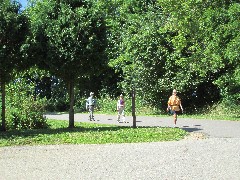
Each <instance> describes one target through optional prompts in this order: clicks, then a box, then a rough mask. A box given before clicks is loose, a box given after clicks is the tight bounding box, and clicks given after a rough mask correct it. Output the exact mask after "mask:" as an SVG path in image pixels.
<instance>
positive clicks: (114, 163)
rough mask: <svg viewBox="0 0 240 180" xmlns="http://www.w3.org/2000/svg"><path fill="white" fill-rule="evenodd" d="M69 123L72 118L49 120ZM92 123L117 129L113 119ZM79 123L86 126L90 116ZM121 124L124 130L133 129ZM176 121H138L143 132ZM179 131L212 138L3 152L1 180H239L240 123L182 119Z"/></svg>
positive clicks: (83, 116) (0, 156) (98, 117)
mask: <svg viewBox="0 0 240 180" xmlns="http://www.w3.org/2000/svg"><path fill="white" fill-rule="evenodd" d="M47 118H51V119H61V120H67V119H68V115H67V114H62V115H54V114H51V115H47ZM95 118H96V121H95V122H92V123H103V124H106V123H107V124H118V123H117V122H116V116H114V115H97V114H96V115H95ZM75 121H80V122H86V121H88V120H87V114H76V115H75ZM127 121H128V122H129V123H119V124H118V125H120V126H131V125H132V122H131V121H132V120H131V117H127ZM172 123H173V120H172V118H171V117H148V116H141V117H137V125H138V126H163V127H165V126H169V127H172V126H173V125H172ZM178 127H179V128H182V129H185V130H187V131H189V132H192V133H193V134H194V133H203V134H205V135H206V137H207V138H205V139H197V138H188V139H184V140H181V141H171V142H153V143H131V144H130V143H129V144H103V145H96V144H93V145H48V146H18V147H3V148H0V180H12V179H14V180H15V179H16V180H18V179H21V180H22V179H24V180H28V179H29V180H32V179H43V180H45V179H46V180H47V179H63V180H65V179H104V180H105V179H129V180H130V179H136V180H137V179H160V180H161V179H164V180H165V179H169V180H175V179H186V180H188V179H189V180H191V179H194V180H195V179H201V180H206V179H207V180H208V179H214V180H215V179H216V180H219V179H220V180H221V179H222V180H228V179H229V180H240V121H215V120H214V121H213V120H195V119H188V118H179V120H178Z"/></svg>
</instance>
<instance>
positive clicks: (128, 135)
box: [0, 120, 187, 146]
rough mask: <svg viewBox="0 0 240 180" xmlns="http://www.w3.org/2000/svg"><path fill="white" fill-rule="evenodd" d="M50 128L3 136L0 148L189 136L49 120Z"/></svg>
mask: <svg viewBox="0 0 240 180" xmlns="http://www.w3.org/2000/svg"><path fill="white" fill-rule="evenodd" d="M48 123H49V128H45V129H33V130H21V131H17V130H11V131H8V132H0V146H18V145H46V144H106V143H139V142H158V141H176V140H180V139H182V138H183V137H184V136H185V135H187V132H186V131H184V130H182V129H179V128H162V127H139V128H136V129H133V128H131V127H119V126H113V125H104V124H91V123H76V127H75V128H73V129H72V128H67V127H68V122H67V121H57V120H48Z"/></svg>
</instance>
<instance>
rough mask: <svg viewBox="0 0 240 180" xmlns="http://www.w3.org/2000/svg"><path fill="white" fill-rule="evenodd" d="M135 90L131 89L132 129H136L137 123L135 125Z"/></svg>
mask: <svg viewBox="0 0 240 180" xmlns="http://www.w3.org/2000/svg"><path fill="white" fill-rule="evenodd" d="M135 95H136V94H135V88H133V89H132V117H133V128H136V127H137V123H136V113H135V108H136V107H135V106H136V105H135V100H136V98H135Z"/></svg>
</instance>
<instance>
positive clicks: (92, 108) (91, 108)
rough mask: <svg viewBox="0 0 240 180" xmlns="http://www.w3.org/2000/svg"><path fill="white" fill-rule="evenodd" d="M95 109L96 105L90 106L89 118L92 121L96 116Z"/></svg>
mask: <svg viewBox="0 0 240 180" xmlns="http://www.w3.org/2000/svg"><path fill="white" fill-rule="evenodd" d="M93 111H94V106H89V119H90V121H92V120H93V121H94V116H93Z"/></svg>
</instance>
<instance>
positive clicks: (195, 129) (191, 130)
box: [180, 127, 202, 132]
mask: <svg viewBox="0 0 240 180" xmlns="http://www.w3.org/2000/svg"><path fill="white" fill-rule="evenodd" d="M180 129H182V130H185V131H187V132H195V131H200V130H202V129H199V128H188V127H183V128H180Z"/></svg>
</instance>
